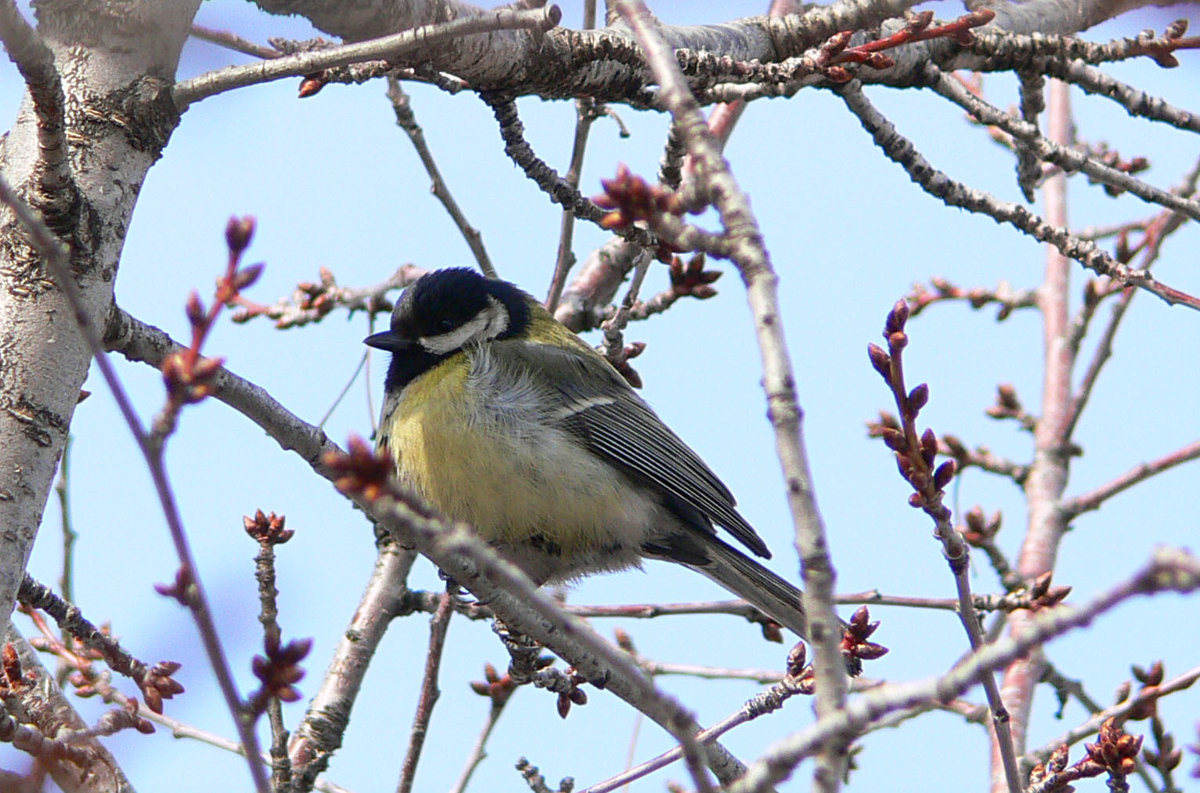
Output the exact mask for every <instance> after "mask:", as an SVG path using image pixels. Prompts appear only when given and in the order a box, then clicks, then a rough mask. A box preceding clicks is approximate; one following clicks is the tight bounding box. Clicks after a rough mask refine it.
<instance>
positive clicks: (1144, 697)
mask: <svg viewBox="0 0 1200 793" xmlns="http://www.w3.org/2000/svg"><path fill="white" fill-rule="evenodd" d="M1197 680H1200V666H1197V667H1194V668H1192V669H1189V670H1188V671H1186V672H1184V673H1183V674H1181V675H1178V676H1177V677H1175V678H1173V679H1172V680H1168V681H1166V682H1164V683H1162V684H1161V685H1157V686H1149V687H1147V688H1144V689H1141V690H1139V691H1137V692H1134V693H1133V694H1132V695H1131V696H1129V697H1127V698H1126V699H1125V701H1124V702H1118V703H1117V704H1116V705H1112V706H1110V707H1108V708H1105V709H1103V710H1097V711H1095V712H1094V713H1093V714H1092V716H1091V718H1089V719H1088V720H1087V721H1085V722H1084V723H1083V724H1080V725H1079V726H1077V727H1074V728H1072V729H1070V730H1068V731H1067V732H1065V733H1063V734H1062V735H1060V736H1058V737H1056V738H1054V739H1053V740H1051V741H1048V742H1047V743H1046V744H1044V745H1043V746H1042V747H1041V748H1040V749H1035V750H1033V751H1032V752H1029V753H1028V754H1027V755H1025V756H1024V757H1022V758H1021V761H1022V763H1024V764H1027V765H1034V764H1035V763H1044V762H1046V759H1047V758H1049V757H1050V753H1051V752H1053V751H1054V750H1055V749H1057V748H1058V747H1060V746H1071V745H1073V744H1076V743H1078V742H1079V741H1082V740H1083V739H1084V738H1087V737H1088V736H1090V735H1095V734H1096V733H1097V732H1099V730H1100V725H1101V724H1103V723H1104V722H1106V721H1108V720H1109V719H1111V718H1118V719H1119V718H1122V717H1125V716H1128V715H1129V713H1130V712H1131V711H1133V710H1134V709H1135V708H1139V707H1141V706H1144V705H1145V704H1147V703H1149V702H1154V701H1155V700H1158V699H1161V698H1162V697H1164V696H1166V695H1167V694H1173V693H1175V692H1177V691H1183V690H1184V689H1187V688H1190V687H1191V686H1192V684H1194V683H1195V682H1196V681H1197Z"/></svg>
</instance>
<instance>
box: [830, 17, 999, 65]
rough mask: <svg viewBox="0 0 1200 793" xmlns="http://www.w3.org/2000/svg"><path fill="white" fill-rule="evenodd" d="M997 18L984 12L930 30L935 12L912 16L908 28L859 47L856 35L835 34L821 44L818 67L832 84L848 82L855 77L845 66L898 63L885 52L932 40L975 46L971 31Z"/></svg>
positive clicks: (905, 27)
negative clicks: (854, 40) (853, 45)
mask: <svg viewBox="0 0 1200 793" xmlns="http://www.w3.org/2000/svg"><path fill="white" fill-rule="evenodd" d="M995 16H996V12H995V11H991V10H989V9H980V10H979V11H973V12H971V13H969V14H965V15H963V16H961V17H959V18H958V19H955V20H954V21H952V22H948V23H946V24H945V25H937V26H934V27H930V26H931V25H932V24H933V12H932V11H922V12H920V13H916V14H913V13H910V14H909V15H908V18H907V20H906V23H905V25H904V27H903V28H901V29H900V30H898V31H896V32H895V33H893V34H892V35H890V36H885V37H884V38H881V39H876V40H875V41H868V42H866V43H865V44H860V45H858V46H857V47H850V46H848V45H849V44H850V40H851V38H852V37H853V35H854V32H853V31H849V30H844V31H841V32H840V33H835V34H834V35H833V36H831V37H830V38H829V40H828V41H826V42H825V43H824V44H822V45H821V47H820V49H819V50H818V51H817V66H818V68H819V69H820V70H821V73H822V74H824V75H825V77H826V78H828V79H829V80H831V81H832V82H835V83H846V82H849V81H850V79H851V78H852V77H853V75H852V74H851V73H850V72H849V71H848V70H847V69H845V68H844V67H843V66H842V64H861V65H863V66H866V67H868V68H871V69H888V68H890V67H892V66H894V65H895V63H896V62H895V60H893V59H892V58H891V56H889V55H884V54H883V50H889V49H894V48H895V47H899V46H900V45H902V44H910V43H912V42H915V41H927V40H929V39H943V38H944V39H950V40H951V41H953V42H954V43H955V44H957V45H959V46H960V47H969V46H971V45H972V44H974V43H975V34H974V33H972V32H971V29H972V28H977V27H980V26H981V25H986V24H987V23H988V22H991V21H992V19H994V18H995Z"/></svg>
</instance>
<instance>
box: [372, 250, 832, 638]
mask: <svg viewBox="0 0 1200 793" xmlns="http://www.w3.org/2000/svg"><path fill="white" fill-rule="evenodd" d="M365 343H366V344H367V345H369V346H371V347H375V348H377V349H380V350H388V351H390V352H391V353H392V360H391V364H390V365H389V367H388V371H387V379H386V381H385V383H384V403H383V409H382V415H381V417H380V422H379V433H378V438H377V444H378V446H379V447H381V448H386V449H387V450H388V451H389V452H390V453H391V454H392V456H393V457H394V458H395V461H396V468H397V474H398V476H399V478H400V479H401V480H402V481H403V482H405V483H406V484H407V485H409V486H410V487H412V488H413V489H414V490H416V492H417V493H419V494H420V495H421V496H422V497H424V498H425V499H426V500H427V501H428V502H429V503H430V504H432V505H433V506H434V507H436V508H437V509H438V510H440V511H441V512H443V513H444V514H446V515H447V516H449V517H451V518H453V519H455V520H461V521H466V522H467V523H469V524H471V525H472V526H474V527H475V529H476V530H477V531H478V532H479V534H480V536H481V537H482V538H483V539H484V540H486V541H487V542H489V543H490V544H491V545H492V546H493V547H495V548H496V550H497V551H498V552H499V553H500V554H501V555H502V556H504V557H505V558H506V559H508V560H509V561H511V562H512V563H513V564H515V565H516V566H517V567H519V568H520V569H521V570H522V571H523V572H525V574H526V575H528V576H529V577H530V578H531V579H532V580H533V581H534V582H535V583H537V584H538V585H541V584H545V583H550V582H563V581H569V580H571V579H575V578H578V577H580V576H583V575H586V574H588V573H595V572H601V571H614V570H621V569H624V568H628V567H639V566H640V563H641V560H642V559H643V558H649V559H665V560H667V561H671V562H676V563H678V564H682V565H684V566H685V567H690V568H691V569H693V570H696V571H698V572H700V573H703V574H704V575H706V576H708V577H709V578H711V579H713V580H714V581H716V582H717V583H718V584H720V585H722V586H723V587H725V588H726V589H728V590H730V591H731V592H733V593H734V594H736V595H738V596H739V597H741V598H743V599H745V600H747V601H749V602H750V603H751V604H753V605H754V606H755V607H756V608H758V609H760V610H762V611H763V612H765V613H766V614H767V615H768V616H770V617H771V618H772V619H773V620H775V621H776V622H778V623H780V624H781V625H784V626H786V627H787V628H789V629H790V630H792V631H794V632H795V633H797V634H798V635H800V636H802V637H805V636H807V631H808V624H807V620H806V618H805V615H804V609H803V607H802V606H801V603H800V597H801V592H800V590H799V589H797V588H796V587H794V586H792V585H791V584H789V583H787V582H786V581H784V580H783V579H782V578H780V577H779V576H777V575H775V574H774V573H772V572H771V571H770V570H767V569H766V568H765V567H763V566H762V565H760V564H759V563H758V562H755V561H754V560H752V559H750V558H749V557H748V556H746V555H745V554H744V553H742V552H741V551H739V550H737V549H736V548H734V547H732V546H730V545H729V544H728V543H726V542H725V541H724V540H722V539H721V538H720V537H718V536H717V532H716V530H715V529H714V528H713V524H716V525H718V526H721V527H722V528H724V529H725V530H726V531H727V532H728V533H729V534H730V535H732V537H733V539H735V540H737V541H738V542H740V543H741V544H742V545H744V546H745V547H746V548H748V549H749V550H750V551H751V552H752V553H754V554H755V555H757V556H761V557H764V558H770V555H771V554H770V551H768V550H767V546H766V544H765V543H763V541H762V538H760V537H759V536H758V534H757V533H755V531H754V529H753V528H751V527H750V524H749V523H747V522H746V520H745V519H744V518H743V517H742V516H741V515H739V514H738V512H737V510H736V509H735V508H734V506H735V502H734V498H733V494H731V493H730V492H729V489H728V488H727V487H726V486H725V485H724V484H723V483H722V482H721V480H720V479H718V478H717V476H716V474H714V473H713V472H712V471H711V470H710V469H709V467H708V466H707V465H705V464H704V462H703V461H702V460H701V459H700V457H699V456H698V455H697V454H696V453H695V452H693V451H692V450H691V449H690V448H688V446H687V445H686V444H685V443H684V442H683V441H681V440H680V439H679V437H678V436H676V435H675V433H674V432H672V431H671V430H670V429H668V428H667V426H666V425H665V424H664V423H663V422H662V420H661V419H659V417H658V416H657V415H655V413H654V411H652V410H651V409H650V407H649V406H648V405H647V404H646V403H645V402H644V401H642V399H641V398H640V397H638V395H637V394H635V393H634V391H633V389H632V388H631V387H630V386H629V384H628V383H627V382H626V381H625V379H624V378H623V377H622V376H621V375H620V374H619V373H618V372H617V371H616V369H614V368H613V367H612V366H611V365H610V364H609V363H608V361H607V360H605V358H604V357H603V356H602V355H600V354H599V353H598V352H596V351H595V350H593V349H592V348H591V347H589V346H588V345H587V344H586V343H584V342H583V341H582V340H581V339H580V338H579V337H578V336H576V335H575V334H574V333H572V332H571V331H570V330H568V329H567V328H566V326H564V325H562V324H561V323H559V322H558V321H557V320H555V319H554V318H553V317H552V316H551V315H550V314H549V312H547V311H546V310H545V309H544V308H543V307H542V305H541V304H540V303H538V302H537V301H536V300H535V299H534V298H533V297H532V296H531V295H529V294H527V293H525V292H523V291H521V289H519V288H518V287H517V286H515V285H514V284H511V283H508V282H507V281H500V280H493V279H487V278H484V277H483V276H481V275H478V274H477V273H475V272H474V271H472V270H468V269H448V270H439V271H435V272H431V273H429V274H427V275H425V276H423V277H422V278H421V279H420V280H418V281H417V282H416V283H414V284H412V285H411V286H409V287H408V288H407V289H406V290H405V291H404V293H403V295H402V296H401V298H400V300H399V302H398V303H397V304H396V308H395V311H394V312H393V314H392V322H391V329H390V330H386V331H384V332H382V333H376V334H374V335H372V336H370V337H368V338H367V339H366V340H365Z"/></svg>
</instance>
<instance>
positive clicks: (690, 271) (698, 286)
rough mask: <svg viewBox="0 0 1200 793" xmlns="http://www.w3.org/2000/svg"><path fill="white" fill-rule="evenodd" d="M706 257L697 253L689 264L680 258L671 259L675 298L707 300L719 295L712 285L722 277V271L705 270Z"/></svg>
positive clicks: (672, 289) (672, 288) (672, 291)
mask: <svg viewBox="0 0 1200 793" xmlns="http://www.w3.org/2000/svg"><path fill="white" fill-rule="evenodd" d="M704 261H705V256H704V254H703V253H697V254H696V255H695V256H693V257H692V258H690V259H688V262H687V264H684V263H683V260H682V259H680V258H679V257H678V256H674V257H672V258H671V294H672V295H673V296H674V297H677V298H679V297H694V298H696V299H697V300H707V299H708V298H710V297H713V296H714V295H716V294H717V290H716V289H714V288H713V287H712V283H713V282H714V281H716V280H717V279H718V278H720V277H721V271H720V270H705V269H704Z"/></svg>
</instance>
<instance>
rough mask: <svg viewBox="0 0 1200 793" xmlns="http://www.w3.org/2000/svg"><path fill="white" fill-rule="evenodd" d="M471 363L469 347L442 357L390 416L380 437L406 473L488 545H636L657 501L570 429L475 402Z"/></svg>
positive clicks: (572, 549)
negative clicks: (513, 419) (500, 414)
mask: <svg viewBox="0 0 1200 793" xmlns="http://www.w3.org/2000/svg"><path fill="white" fill-rule="evenodd" d="M470 368H471V367H470V363H469V361H468V360H467V359H466V356H465V355H462V354H460V355H456V356H453V357H452V358H450V359H447V360H446V361H443V362H442V363H440V364H439V365H438V366H436V367H435V368H433V369H431V370H430V371H428V372H426V373H425V374H424V375H422V376H421V377H419V378H417V379H416V380H415V381H413V382H412V383H410V384H409V385H408V386H407V387H406V388H405V389H404V391H403V392H402V393H401V394H400V396H399V399H398V400H397V401H396V402H395V404H394V406H391V411H390V415H385V418H384V423H385V424H387V425H388V426H385V427H384V428H382V429H383V432H381V438H382V439H383V440H382V441H381V442H384V443H386V444H387V446H388V448H389V449H390V450H391V452H392V454H393V456H394V457H395V459H396V465H397V470H398V473H399V476H400V477H401V479H402V480H403V481H405V482H406V483H407V484H408V485H409V486H411V487H413V488H414V489H415V490H416V491H417V492H418V493H420V494H421V495H422V496H423V497H424V498H425V499H426V500H427V501H429V502H430V503H431V504H432V505H433V506H434V507H436V508H437V509H438V510H440V511H441V512H443V513H445V514H446V515H448V516H449V517H451V518H454V519H455V520H463V521H466V522H468V523H470V524H472V525H473V526H474V527H475V528H476V529H477V530H478V531H479V533H480V535H481V536H482V537H483V538H484V539H485V540H488V541H490V542H497V543H508V544H518V543H521V542H527V541H529V540H530V539H531V538H534V537H538V541H539V542H541V541H545V542H548V543H553V544H554V545H556V546H558V548H559V549H561V551H562V553H564V554H567V555H569V554H572V553H577V552H584V551H596V550H600V549H604V548H607V547H611V546H612V545H613V543H614V540H615V541H616V542H617V543H619V544H632V545H634V546H635V547H636V545H637V544H639V543H640V542H641V538H642V537H643V536H644V532H645V531H646V529H647V526H648V525H649V524H651V523H652V522H653V520H654V519H655V516H654V515H653V514H651V513H654V512H656V507H655V506H652V505H650V504H648V503H647V500H646V499H645V498H644V497H642V496H639V494H638V493H636V492H635V491H634V490H633V489H632V484H631V482H630V481H629V480H628V479H627V478H626V477H625V476H624V475H623V474H621V473H620V472H619V471H617V470H616V469H615V468H613V467H612V466H610V465H609V464H607V463H606V462H604V461H602V460H601V459H599V458H598V457H596V456H595V455H593V454H592V453H591V452H589V451H588V450H587V449H586V448H585V447H584V446H582V445H581V444H580V443H579V442H577V441H576V440H575V439H573V438H571V437H570V436H568V435H567V434H566V432H565V431H563V430H562V429H560V428H555V427H545V426H538V425H536V424H534V423H532V422H525V423H521V424H520V425H519V426H513V425H512V424H511V423H509V422H505V421H503V420H498V419H497V417H496V415H495V411H489V410H488V406H486V405H480V404H478V403H477V402H476V401H475V397H474V396H473V395H472V393H471V389H470V383H469V377H470ZM386 413H387V409H386V408H385V414H386Z"/></svg>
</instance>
